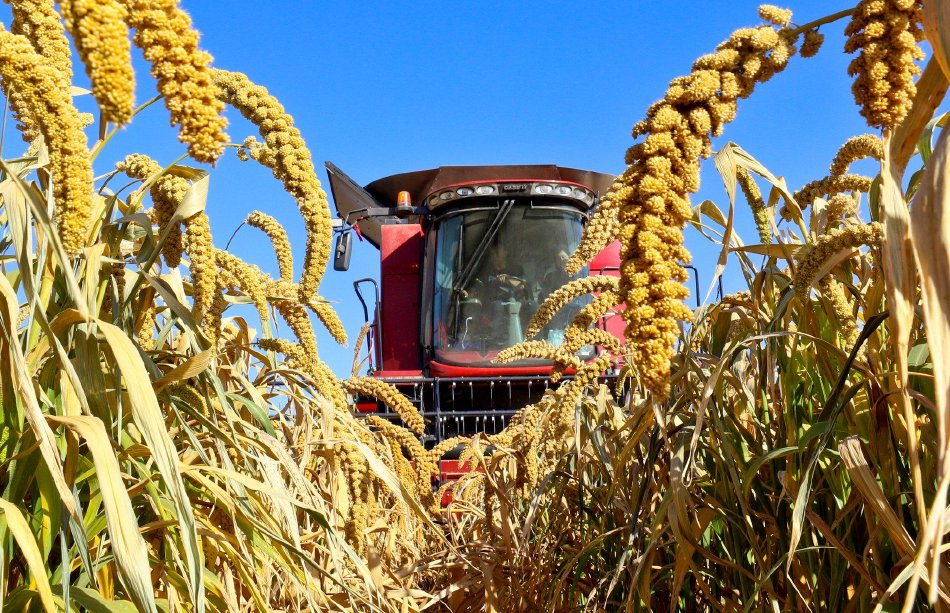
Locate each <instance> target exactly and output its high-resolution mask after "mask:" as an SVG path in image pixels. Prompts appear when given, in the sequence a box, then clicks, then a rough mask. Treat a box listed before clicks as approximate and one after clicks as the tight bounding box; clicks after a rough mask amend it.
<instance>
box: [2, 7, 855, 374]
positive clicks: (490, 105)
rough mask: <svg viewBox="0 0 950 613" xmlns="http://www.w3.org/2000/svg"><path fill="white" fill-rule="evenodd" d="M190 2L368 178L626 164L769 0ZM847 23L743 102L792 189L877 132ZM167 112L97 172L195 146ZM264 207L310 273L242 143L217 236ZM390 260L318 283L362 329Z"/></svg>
mask: <svg viewBox="0 0 950 613" xmlns="http://www.w3.org/2000/svg"><path fill="white" fill-rule="evenodd" d="M183 6H184V8H185V9H186V10H188V11H189V12H190V13H191V15H192V17H193V19H194V22H195V24H196V26H197V28H198V29H199V30H200V31H201V33H202V46H203V47H204V48H205V49H207V50H208V51H209V52H211V54H212V55H213V56H214V57H215V64H216V65H217V66H219V67H221V68H226V69H229V70H238V71H242V72H245V73H247V74H248V75H249V76H250V77H251V79H252V80H254V81H256V82H258V83H259V84H261V85H264V86H266V87H267V88H268V89H269V90H270V91H271V93H273V94H274V95H275V96H277V97H278V98H279V99H280V100H281V101H282V103H283V104H284V106H285V107H286V109H287V110H288V112H290V113H291V114H292V115H293V116H294V118H295V119H296V123H297V126H298V127H299V128H300V130H301V131H302V133H303V135H304V138H305V139H306V140H307V143H308V144H309V146H310V148H311V151H312V152H313V157H314V161H315V162H316V163H317V165H318V167H319V169H320V176H321V180H325V173H324V172H323V161H324V160H331V161H333V162H334V163H336V164H337V165H338V166H340V167H341V168H342V169H343V170H344V171H346V172H347V173H348V174H350V176H352V177H353V178H354V179H356V180H357V181H358V182H360V183H368V182H370V181H372V180H374V179H377V178H380V177H382V176H386V175H389V174H393V173H397V172H405V171H410V170H418V169H423V168H430V167H434V166H439V165H453V164H507V163H519V164H524V163H537V164H559V165H563V166H573V167H579V168H585V169H591V170H597V171H601V172H609V173H617V172H620V171H621V170H622V169H623V167H624V166H623V155H624V151H625V150H626V149H627V147H628V146H629V145H630V144H631V143H632V139H631V137H630V128H631V127H632V126H633V124H634V123H635V122H636V121H638V120H639V119H640V118H641V116H642V114H643V112H644V110H645V109H646V107H647V106H648V105H649V104H650V103H651V102H653V101H654V100H656V99H657V98H659V97H661V96H662V95H663V92H664V90H665V88H666V85H667V83H668V81H669V80H670V79H671V78H673V77H676V76H679V75H682V74H686V73H687V72H688V71H689V68H690V65H691V63H692V62H693V60H694V59H695V58H696V57H698V56H699V55H702V54H704V53H708V52H710V51H712V50H713V49H714V47H715V46H716V44H718V43H719V42H720V41H722V40H723V39H725V38H726V37H727V36H728V35H729V33H730V32H731V31H732V30H734V29H736V28H738V27H741V26H749V25H756V24H758V23H759V19H758V17H757V15H756V7H757V6H758V3H757V2H748V1H734V2H713V1H698V0H693V1H686V0H681V1H680V2H676V3H665V2H633V1H627V2H617V1H614V2H591V3H576V2H574V3H566V2H545V3H541V2H521V3H516V2H479V3H462V2H417V3H408V2H403V3H389V2H359V3H356V2H337V3H315V2H303V1H299V2H287V1H271V2H260V1H258V2H249V1H245V0H232V1H231V2H227V3H221V2H211V1H208V0H184V2H183ZM788 6H789V8H792V9H794V10H795V18H794V21H795V22H797V23H804V22H806V21H810V20H813V19H815V18H818V17H821V16H824V15H827V14H830V13H832V12H835V11H837V10H840V9H842V8H847V6H849V3H848V2H815V1H810V2H797V3H795V4H794V5H788ZM4 21H5V22H6V23H9V21H8V20H4ZM843 28H844V24H843V23H837V24H833V25H830V26H825V27H824V28H823V29H822V32H824V33H825V34H826V41H825V47H824V48H823V50H822V52H821V53H820V54H819V55H818V56H817V57H815V58H812V59H807V60H803V59H801V58H798V57H796V58H794V59H793V60H792V63H791V64H790V66H789V68H788V69H787V70H786V71H785V72H784V73H782V74H779V75H777V76H776V77H775V78H774V79H773V80H772V81H770V82H769V83H766V84H765V85H763V86H760V89H759V90H758V91H757V92H756V93H755V94H753V96H752V97H751V98H750V99H748V100H745V101H742V102H741V103H740V106H739V114H738V118H737V120H736V121H735V122H734V123H733V124H731V125H729V126H728V127H727V129H726V134H725V136H724V138H723V139H720V140H719V141H717V146H721V144H723V143H725V142H726V141H727V140H732V141H735V142H737V143H738V144H740V145H741V146H742V147H743V148H744V149H746V150H747V151H749V152H750V153H751V154H752V155H754V156H756V157H757V158H758V159H759V160H760V161H761V162H762V163H764V164H765V165H766V166H767V167H768V168H770V169H771V170H772V171H773V172H774V173H775V174H777V175H782V176H784V177H785V178H786V179H787V181H788V183H789V185H790V186H791V187H792V188H793V189H794V188H797V187H800V186H801V185H802V184H803V183H805V182H806V181H808V180H811V179H814V178H819V177H821V176H824V175H825V174H827V167H828V164H829V162H830V160H831V157H832V156H833V155H834V153H835V151H836V150H837V148H838V147H839V146H840V144H841V143H842V142H844V140H845V139H846V138H848V137H849V136H851V135H854V134H860V133H863V132H867V131H868V129H867V127H866V126H865V124H864V122H863V120H862V118H861V117H860V115H859V114H858V111H857V108H856V107H855V106H854V104H853V101H852V98H851V93H850V83H851V81H850V78H849V77H848V76H847V72H846V70H847V64H848V61H849V59H850V58H849V57H848V56H846V55H844V53H843V52H842V47H843V44H844V38H843V35H842V30H843ZM136 68H137V77H138V83H139V85H138V99H139V101H144V100H146V99H148V98H149V97H151V96H152V95H154V85H153V83H151V82H150V80H149V79H148V76H147V66H145V65H144V64H143V62H142V61H141V58H140V57H137V59H136ZM76 71H77V72H79V73H81V70H79V69H78V68H77V70H76ZM83 80H84V77H83V75H82V74H79V75H78V76H77V78H76V81H77V83H79V84H82V82H83ZM80 104H81V105H84V106H88V104H89V102H88V101H80ZM228 117H229V119H230V120H231V126H230V128H229V134H230V136H231V138H232V140H233V141H234V142H240V141H242V140H243V139H244V138H245V137H246V136H248V135H250V134H254V133H255V130H254V129H253V127H252V126H250V125H249V124H247V123H246V122H244V121H243V120H242V119H241V118H240V116H238V115H237V113H236V112H234V111H233V110H229V111H228ZM167 122H168V114H167V111H165V109H164V107H162V106H160V105H154V106H153V107H151V108H150V109H148V110H147V111H145V112H144V113H143V114H142V115H141V116H139V117H136V118H135V120H134V121H133V123H132V124H131V125H130V126H129V127H127V128H126V129H124V130H123V132H122V133H121V134H120V136H119V138H117V139H116V140H115V141H114V142H113V143H110V145H109V147H108V148H107V149H106V150H105V151H104V152H103V154H102V155H101V157H100V160H99V161H98V162H97V168H96V170H97V172H103V171H106V170H108V169H109V166H110V165H111V163H113V162H114V161H115V160H117V159H120V158H121V157H122V156H123V155H124V154H125V153H128V152H131V151H142V152H146V153H149V154H151V155H152V156H153V157H155V158H157V159H159V160H160V161H162V162H164V163H168V162H171V161H172V160H174V159H175V158H176V157H177V156H178V155H180V154H181V153H182V152H183V151H184V148H183V147H182V146H181V145H180V144H178V143H177V140H176V136H175V132H174V131H173V130H172V129H170V128H168V127H167ZM8 147H9V146H8ZM9 153H10V152H9V151H5V152H4V154H5V155H8V154H9ZM706 198H708V199H711V200H714V201H716V202H717V203H719V204H720V206H722V207H724V206H725V204H726V196H725V191H724V189H723V186H722V182H721V181H720V180H719V178H718V175H717V174H716V173H715V169H714V168H713V166H712V162H711V160H710V161H709V162H707V163H706V165H705V167H704V170H703V185H702V189H701V191H700V193H699V194H697V195H696V196H695V197H694V204H695V203H699V202H700V201H701V200H702V199H706ZM254 209H260V210H263V211H266V212H268V213H270V214H271V215H274V216H275V217H277V218H278V219H279V220H281V221H282V222H283V223H284V224H285V226H286V227H287V228H288V231H289V233H290V238H291V241H292V242H293V244H294V246H295V255H296V262H295V264H296V266H297V267H298V270H299V265H300V263H301V262H302V259H303V253H302V252H303V245H304V235H303V230H302V225H301V222H300V219H299V217H298V215H297V212H296V207H295V204H294V202H293V200H292V199H291V198H290V197H289V196H288V195H286V194H285V193H284V192H282V190H281V188H280V185H279V184H278V183H277V182H276V181H275V180H274V179H273V178H272V177H271V175H270V172H269V171H267V170H266V169H263V168H261V167H259V166H257V165H256V164H255V163H253V162H250V163H242V162H239V161H238V160H237V159H236V158H235V156H234V154H233V151H231V152H229V153H228V154H227V155H226V157H225V159H223V160H222V161H220V162H219V163H218V165H217V167H216V168H215V169H214V170H213V172H212V176H211V183H210V196H209V202H208V213H209V215H210V218H211V220H212V230H213V233H214V237H215V243H216V244H217V245H218V246H224V244H225V243H226V242H227V240H228V237H229V236H230V235H231V233H232V231H233V230H234V229H235V228H236V227H237V226H238V224H240V222H241V221H242V219H243V218H244V217H245V216H246V215H247V213H249V212H250V211H252V210H254ZM749 219H750V215H749V214H748V212H747V211H746V210H745V209H744V208H742V209H740V221H739V231H740V233H741V234H742V235H743V237H744V238H745V239H746V242H753V239H754V236H755V234H754V230H752V229H751V228H752V227H751V222H750V221H749ZM687 246H688V247H689V248H690V250H691V251H692V253H693V254H694V260H695V264H696V265H697V266H698V267H699V268H700V270H701V277H702V280H703V283H704V289H705V285H708V284H709V281H710V278H711V275H712V270H713V266H714V263H715V258H716V255H717V253H718V252H717V251H716V250H715V248H714V247H712V246H710V245H709V244H708V243H707V242H706V240H705V239H703V238H702V237H700V236H698V235H697V234H695V233H692V232H689V233H688V235H687ZM231 250H232V251H233V252H235V253H236V254H238V255H240V256H241V257H243V258H245V259H247V260H250V261H253V262H255V263H257V264H259V265H260V266H261V267H263V268H264V269H265V270H268V271H271V272H274V273H276V262H275V260H274V258H273V257H272V255H271V254H270V252H269V248H268V245H267V243H266V242H265V241H264V240H263V239H262V237H261V235H259V233H257V231H256V230H253V229H250V228H244V229H242V230H241V231H240V232H239V233H238V234H237V236H236V237H235V239H234V241H233V242H232V243H231ZM377 272H378V252H377V251H376V250H375V249H373V248H372V247H371V246H369V245H368V244H366V243H364V244H362V245H359V246H358V248H357V250H356V252H355V253H354V256H353V265H352V268H351V269H350V271H349V272H347V273H337V272H333V271H329V272H328V273H327V276H326V279H325V281H324V283H323V286H322V287H321V294H322V295H323V296H325V297H326V298H328V299H330V300H332V301H334V302H335V303H336V308H337V310H338V312H339V313H340V315H341V316H342V318H343V320H344V323H345V325H346V327H347V330H348V332H349V333H350V336H351V337H355V336H356V332H357V331H358V329H359V326H360V324H361V323H362V313H361V311H360V308H359V304H358V303H357V301H356V299H355V297H354V295H353V291H352V288H351V284H352V281H353V280H354V279H357V278H359V277H365V276H377ZM690 300H691V301H692V300H693V298H692V297H691V298H690ZM317 327H318V338H319V342H320V351H321V355H322V356H323V357H324V359H325V360H327V361H328V363H329V364H330V365H331V367H333V368H334V369H335V370H337V372H339V373H341V374H342V373H344V372H345V371H346V370H348V368H349V364H350V361H351V360H352V348H346V349H343V348H339V347H337V346H335V344H334V343H333V341H332V339H330V337H329V336H328V335H327V334H326V333H325V332H324V331H323V330H322V329H319V326H317Z"/></svg>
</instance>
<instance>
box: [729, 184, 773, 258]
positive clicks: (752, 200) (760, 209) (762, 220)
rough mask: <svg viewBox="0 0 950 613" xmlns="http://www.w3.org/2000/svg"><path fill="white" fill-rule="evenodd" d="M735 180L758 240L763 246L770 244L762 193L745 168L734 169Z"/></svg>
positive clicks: (766, 212)
mask: <svg viewBox="0 0 950 613" xmlns="http://www.w3.org/2000/svg"><path fill="white" fill-rule="evenodd" d="M736 180H737V182H738V183H739V188H740V189H742V193H743V195H744V196H745V199H746V202H748V203H749V208H750V209H752V216H753V218H754V219H755V228H756V230H758V232H759V240H760V241H761V242H762V244H763V245H767V244H769V243H771V242H772V226H771V220H770V219H769V211H768V209H767V208H766V206H765V200H763V199H762V191H761V190H760V189H759V186H758V184H756V182H755V179H753V178H752V175H751V174H749V171H748V170H746V169H745V168H737V169H736Z"/></svg>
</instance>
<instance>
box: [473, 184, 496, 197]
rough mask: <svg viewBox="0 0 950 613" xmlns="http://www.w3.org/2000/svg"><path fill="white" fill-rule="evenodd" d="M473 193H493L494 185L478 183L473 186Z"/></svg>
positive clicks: (481, 194) (482, 194) (483, 194)
mask: <svg viewBox="0 0 950 613" xmlns="http://www.w3.org/2000/svg"><path fill="white" fill-rule="evenodd" d="M475 193H476V194H478V195H479V196H485V195H487V194H493V193H495V186H494V185H479V186H478V187H476V188H475Z"/></svg>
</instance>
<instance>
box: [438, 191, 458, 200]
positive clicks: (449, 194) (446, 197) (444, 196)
mask: <svg viewBox="0 0 950 613" xmlns="http://www.w3.org/2000/svg"><path fill="white" fill-rule="evenodd" d="M439 198H440V199H441V200H451V199H452V198H455V192H442V193H441V194H440V195H439Z"/></svg>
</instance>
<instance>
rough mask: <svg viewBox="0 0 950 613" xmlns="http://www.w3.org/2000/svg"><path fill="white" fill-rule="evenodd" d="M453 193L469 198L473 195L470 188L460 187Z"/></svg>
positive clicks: (473, 191)
mask: <svg viewBox="0 0 950 613" xmlns="http://www.w3.org/2000/svg"><path fill="white" fill-rule="evenodd" d="M455 193H456V194H458V195H459V196H471V195H472V194H473V193H475V190H473V189H472V188H471V187H460V188H458V189H457V190H455Z"/></svg>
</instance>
